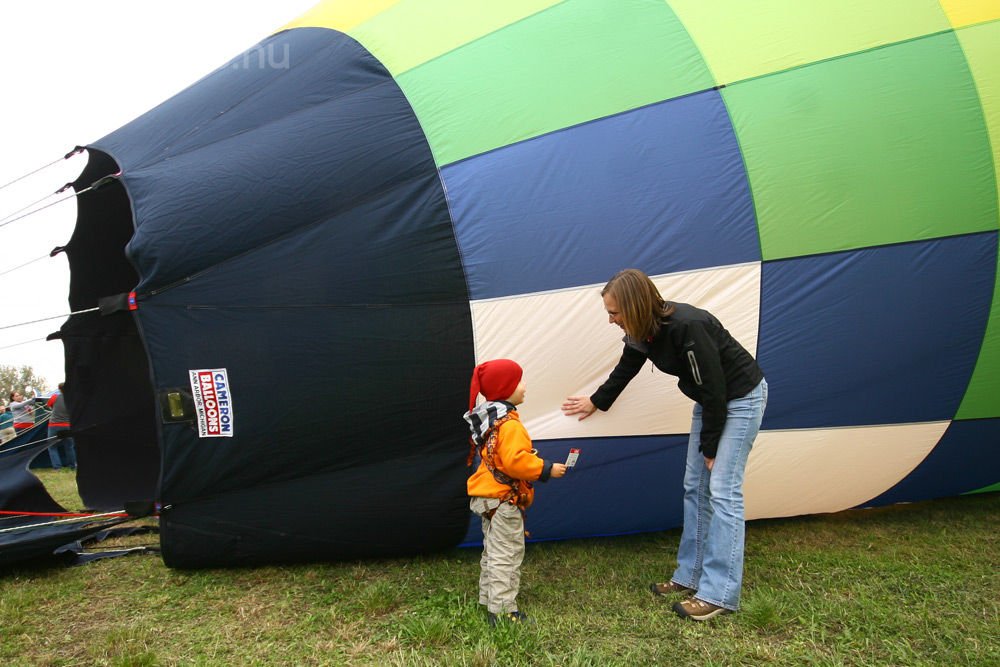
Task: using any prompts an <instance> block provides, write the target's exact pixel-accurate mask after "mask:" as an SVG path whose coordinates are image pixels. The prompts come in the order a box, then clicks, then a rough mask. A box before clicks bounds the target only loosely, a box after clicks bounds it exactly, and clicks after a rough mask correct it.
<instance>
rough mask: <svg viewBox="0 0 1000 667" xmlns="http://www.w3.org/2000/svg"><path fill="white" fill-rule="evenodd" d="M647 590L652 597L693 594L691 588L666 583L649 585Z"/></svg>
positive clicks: (672, 582) (669, 582) (671, 582)
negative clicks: (651, 593)
mask: <svg viewBox="0 0 1000 667" xmlns="http://www.w3.org/2000/svg"><path fill="white" fill-rule="evenodd" d="M649 590H650V591H652V592H653V595H674V594H675V593H676V594H678V595H688V594H690V593H694V592H695V591H694V589H693V588H688V587H687V586H681V585H680V584H678V583H677V582H674V581H668V582H667V583H665V584H650V585H649Z"/></svg>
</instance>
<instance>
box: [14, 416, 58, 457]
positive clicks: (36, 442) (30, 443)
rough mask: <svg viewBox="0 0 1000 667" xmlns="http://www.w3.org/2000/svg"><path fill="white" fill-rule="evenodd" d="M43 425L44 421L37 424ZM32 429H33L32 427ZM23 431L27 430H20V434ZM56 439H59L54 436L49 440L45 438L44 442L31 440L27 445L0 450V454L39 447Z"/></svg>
mask: <svg viewBox="0 0 1000 667" xmlns="http://www.w3.org/2000/svg"><path fill="white" fill-rule="evenodd" d="M47 420H48V417H46V421H47ZM44 423H45V422H44V421H40V422H38V424H44ZM38 424H35V426H37V425H38ZM32 428H34V426H33V427H32ZM25 430H27V429H22V431H21V432H22V433H23V432H24V431H25ZM58 439H59V436H55V435H54V436H52V437H51V438H45V439H44V440H32V441H31V442H27V443H25V444H23V445H18V446H17V447H11V448H10V449H0V454H6V453H8V452H16V451H17V450H19V449H24V448H25V447H34V446H35V445H41V444H43V443H46V442H48V441H49V440H58ZM0 446H2V445H0Z"/></svg>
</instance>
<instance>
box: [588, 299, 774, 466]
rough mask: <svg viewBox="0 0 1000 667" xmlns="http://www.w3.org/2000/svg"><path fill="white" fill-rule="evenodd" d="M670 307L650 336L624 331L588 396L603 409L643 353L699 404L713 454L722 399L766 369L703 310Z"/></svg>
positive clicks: (737, 393)
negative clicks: (617, 355) (614, 361)
mask: <svg viewBox="0 0 1000 667" xmlns="http://www.w3.org/2000/svg"><path fill="white" fill-rule="evenodd" d="M668 305H673V306H674V307H675V310H674V313H673V314H672V315H670V316H669V317H665V318H663V326H661V327H660V331H659V332H658V333H657V334H656V336H654V337H653V338H652V339H651V340H648V341H637V340H635V339H633V338H631V337H629V336H625V338H624V339H623V340H624V341H625V349H624V350H623V351H622V357H621V359H620V360H619V361H618V365H617V366H615V369H614V370H613V371H611V375H610V376H609V377H608V379H607V380H606V381H605V382H604V384H602V385H601V386H600V387H599V388H598V389H597V391H596V392H594V394H593V396H591V397H590V400H591V402H593V404H594V405H596V406H597V407H598V408H600V409H601V410H607V409H608V408H610V407H611V404H612V403H614V402H615V399H617V398H618V395H619V394H621V393H622V390H624V389H625V385H627V384H628V383H629V381H630V380H631V379H632V378H634V377H635V376H636V374H637V373H638V372H639V370H640V369H641V368H642V366H643V364H645V363H646V359H649V360H650V361H652V362H653V365H654V366H656V367H657V368H659V369H660V370H661V371H663V372H664V373H669V374H670V375H676V376H677V378H678V380H677V386H678V387H679V388H680V390H681V391H682V392H684V394H685V395H686V396H687V397H688V398H690V399H692V400H694V401H696V402H698V403H699V404H700V405H701V407H702V425H701V452H702V453H703V454H704V455H705V456H707V457H708V458H715V455H716V453H717V452H718V448H719V437H720V436H721V435H722V428H723V427H724V426H725V425H726V403H727V402H728V401H731V400H733V399H734V398H740V397H742V396H746V395H747V394H748V393H750V391H751V390H752V389H753V388H754V387H756V386H757V385H758V384H759V383H760V381H761V380H762V379H764V373H763V372H762V371H761V370H760V366H758V365H757V362H756V361H755V360H754V358H753V356H752V355H751V354H750V353H749V352H747V351H746V350H745V349H744V348H743V346H742V345H740V344H739V343H737V342H736V339H734V338H733V337H732V336H731V335H730V333H729V332H728V331H726V329H725V327H723V326H722V324H721V323H720V322H719V320H717V319H716V318H715V316H713V315H712V314H711V313H709V312H708V311H706V310H702V309H701V308H695V307H694V306H691V305H689V304H686V303H672V304H668Z"/></svg>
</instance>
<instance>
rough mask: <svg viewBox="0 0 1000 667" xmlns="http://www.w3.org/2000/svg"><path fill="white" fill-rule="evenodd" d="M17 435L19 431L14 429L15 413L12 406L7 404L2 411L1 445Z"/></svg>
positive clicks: (0, 419)
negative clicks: (11, 408) (11, 409)
mask: <svg viewBox="0 0 1000 667" xmlns="http://www.w3.org/2000/svg"><path fill="white" fill-rule="evenodd" d="M16 437H17V431H15V430H14V415H12V414H11V412H10V408H8V407H7V406H6V405H5V406H4V407H3V412H2V413H0V445H2V444H3V443H5V442H8V441H9V440H13V439H14V438H16Z"/></svg>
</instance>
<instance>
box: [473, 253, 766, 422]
mask: <svg viewBox="0 0 1000 667" xmlns="http://www.w3.org/2000/svg"><path fill="white" fill-rule="evenodd" d="M609 278H610V276H609ZM652 278H653V281H654V282H655V283H656V285H657V287H658V288H659V290H660V292H661V294H663V296H664V298H666V299H669V300H675V301H683V302H687V303H691V304H694V305H697V306H699V307H702V308H705V309H706V310H709V311H711V312H712V313H713V314H714V315H715V316H716V317H718V318H719V319H720V320H721V321H722V323H723V324H724V325H725V326H726V328H727V329H728V330H729V331H730V333H732V334H733V336H734V337H735V338H736V339H737V340H738V341H740V343H741V344H742V345H743V346H744V347H746V348H747V349H748V350H750V352H751V353H754V352H755V351H756V348H757V331H758V322H759V312H760V264H759V263H751V264H742V265H738V266H728V267H716V268H712V269H705V270H699V271H686V272H683V273H675V274H669V275H661V276H653V277H652ZM602 287H603V283H602V284H598V285H586V286H582V287H575V288H571V289H565V290H557V291H552V292H544V293H539V294H525V295H519V296H515V297H509V298H500V299H486V300H481V301H473V302H472V304H471V306H472V319H473V326H474V329H475V335H476V361H477V363H479V362H482V361H486V360H488V359H496V358H510V359H514V360H515V361H517V362H518V363H520V364H521V365H522V366H523V367H524V373H525V380H526V383H527V387H528V391H527V397H526V399H525V403H524V405H523V406H522V407H521V408H520V412H521V415H522V418H523V419H524V422H525V426H526V427H527V428H528V432H529V433H530V434H531V436H532V438H533V439H535V440H551V439H556V438H587V437H598V436H602V437H606V436H628V435H653V434H661V433H687V432H689V431H690V428H691V407H692V405H693V404H692V402H691V400H690V399H688V398H687V397H686V396H684V395H683V394H682V393H681V392H680V390H679V389H677V386H676V379H675V378H673V377H671V376H667V375H664V374H663V373H662V372H660V371H659V370H656V369H655V368H653V366H652V364H650V363H647V364H646V366H645V367H644V368H643V369H642V370H641V371H640V372H639V375H638V376H636V378H635V379H634V380H633V381H632V382H631V383H630V384H629V386H628V388H626V390H625V392H624V393H623V394H622V395H621V397H620V398H619V399H618V401H617V402H616V403H615V405H614V406H613V407H612V409H611V410H609V411H608V412H606V413H602V412H598V413H596V414H595V415H593V416H592V417H590V418H588V419H586V420H584V421H578V420H577V419H576V418H575V417H566V416H564V415H563V414H562V412H561V410H560V405H561V404H562V402H563V399H565V397H566V396H570V395H576V394H580V395H590V394H591V393H593V391H594V390H596V389H597V387H598V386H600V384H601V383H602V382H603V381H604V380H605V379H606V378H607V376H608V374H609V373H610V372H611V370H612V369H613V368H614V366H615V364H616V363H617V362H618V358H619V356H620V354H621V350H622V342H621V337H622V333H621V331H620V330H619V329H618V327H616V326H614V325H611V324H609V323H608V318H607V314H606V313H605V311H604V305H603V303H602V301H601V297H600V290H601V288H602Z"/></svg>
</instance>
